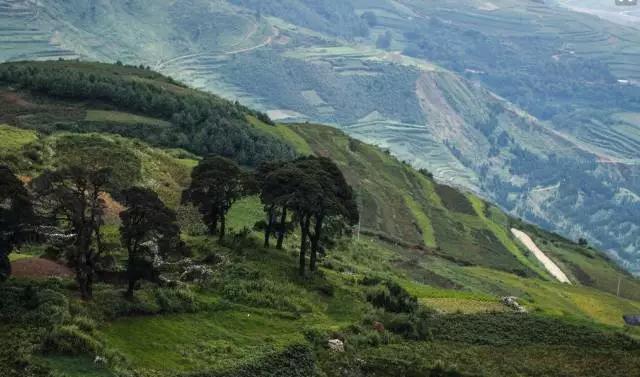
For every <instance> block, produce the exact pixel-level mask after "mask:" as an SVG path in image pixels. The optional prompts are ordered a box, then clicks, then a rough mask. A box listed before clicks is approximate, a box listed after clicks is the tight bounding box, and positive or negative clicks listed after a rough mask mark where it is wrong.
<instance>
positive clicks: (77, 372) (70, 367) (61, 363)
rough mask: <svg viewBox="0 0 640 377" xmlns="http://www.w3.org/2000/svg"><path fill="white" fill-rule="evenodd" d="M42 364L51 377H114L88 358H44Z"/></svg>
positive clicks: (107, 370)
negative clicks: (49, 371)
mask: <svg viewBox="0 0 640 377" xmlns="http://www.w3.org/2000/svg"><path fill="white" fill-rule="evenodd" d="M41 360H42V362H43V363H44V364H45V365H47V366H48V367H49V368H51V369H52V371H53V377H114V374H113V373H112V372H111V371H110V370H109V369H106V368H99V367H96V365H95V364H94V363H93V360H92V359H90V358H89V357H69V356H46V357H42V358H41Z"/></svg>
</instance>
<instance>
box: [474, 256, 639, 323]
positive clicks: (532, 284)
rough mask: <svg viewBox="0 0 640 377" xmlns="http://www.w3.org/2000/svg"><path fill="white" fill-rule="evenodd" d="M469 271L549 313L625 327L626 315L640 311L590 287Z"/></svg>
mask: <svg viewBox="0 0 640 377" xmlns="http://www.w3.org/2000/svg"><path fill="white" fill-rule="evenodd" d="M465 271H466V272H467V273H469V274H471V275H475V276H477V277H480V278H482V279H484V280H487V281H491V282H492V283H493V284H496V285H497V286H498V287H501V288H502V289H505V290H507V291H509V292H511V293H512V294H513V295H515V296H519V297H520V298H521V299H522V301H523V303H524V304H525V306H526V307H527V308H528V309H529V310H533V311H537V312H541V313H545V314H548V315H554V316H561V317H569V318H581V319H584V320H588V321H592V322H594V323H601V324H606V325H610V326H615V327H618V328H623V327H624V321H623V320H622V316H623V315H625V314H634V313H638V312H640V304H639V303H638V302H635V301H630V300H626V299H621V298H618V297H615V296H614V295H611V294H608V293H603V292H601V291H597V290H595V289H592V288H588V287H579V286H566V285H563V284H560V283H554V282H549V281H542V280H538V279H524V278H520V277H517V276H515V275H511V274H506V273H503V272H498V271H495V270H489V269H485V268H480V267H469V268H466V269H465Z"/></svg>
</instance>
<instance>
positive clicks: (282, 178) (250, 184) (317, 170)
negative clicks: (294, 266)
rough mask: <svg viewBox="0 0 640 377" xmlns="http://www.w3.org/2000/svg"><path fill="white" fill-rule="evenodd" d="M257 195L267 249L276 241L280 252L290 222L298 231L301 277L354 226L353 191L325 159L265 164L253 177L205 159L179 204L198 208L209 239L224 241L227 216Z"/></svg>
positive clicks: (221, 161) (227, 163)
mask: <svg viewBox="0 0 640 377" xmlns="http://www.w3.org/2000/svg"><path fill="white" fill-rule="evenodd" d="M256 193H257V194H259V196H260V199H261V200H262V203H263V204H264V208H265V214H266V221H265V224H264V233H265V236H264V237H265V240H264V244H265V247H269V246H270V239H271V237H272V236H274V235H276V236H277V239H278V241H277V247H278V248H282V246H283V242H284V238H285V235H286V233H287V231H288V230H289V229H290V228H291V223H290V222H289V220H290V219H289V217H291V218H292V219H293V220H294V221H295V222H296V223H297V225H298V226H299V227H300V234H301V241H300V274H301V275H304V274H305V272H306V265H307V252H310V254H309V270H310V271H312V272H313V271H315V270H316V269H317V261H318V254H320V253H322V252H323V250H322V247H323V243H324V244H325V245H328V244H329V243H330V242H329V241H330V240H331V239H332V238H334V237H335V236H338V235H340V234H341V233H343V231H344V229H345V227H346V226H349V225H354V224H356V223H357V222H358V219H359V213H358V206H357V204H356V201H355V197H354V194H353V190H352V188H351V186H349V184H348V183H347V181H346V179H345V178H344V175H343V174H342V172H341V171H340V169H339V168H338V166H336V164H335V163H334V162H333V161H331V160H330V159H328V158H324V157H305V158H299V159H296V160H293V161H289V162H269V163H265V164H263V165H261V166H260V167H259V168H258V169H257V170H256V172H255V173H254V174H250V173H248V172H247V171H245V170H243V169H242V168H240V167H239V166H238V165H237V164H235V163H234V162H233V161H231V160H228V159H226V158H223V157H210V158H207V159H204V160H202V161H201V162H200V164H199V165H198V166H197V167H196V168H195V169H194V170H193V173H192V183H191V185H190V186H189V188H187V189H186V190H185V191H184V192H183V196H182V200H183V203H192V204H194V205H196V206H197V207H198V209H199V211H200V213H201V214H202V219H203V222H204V223H205V224H207V226H208V227H209V231H210V233H211V234H218V235H219V239H220V242H222V241H223V240H224V235H225V229H226V226H225V224H226V215H227V213H228V212H229V210H230V209H231V206H232V205H233V204H234V203H235V202H236V201H237V200H239V199H241V198H242V197H245V196H249V195H254V194H256Z"/></svg>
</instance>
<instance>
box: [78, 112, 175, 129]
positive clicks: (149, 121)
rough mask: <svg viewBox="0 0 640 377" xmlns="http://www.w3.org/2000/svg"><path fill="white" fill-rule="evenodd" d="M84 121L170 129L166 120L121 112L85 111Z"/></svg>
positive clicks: (169, 124)
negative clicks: (144, 125)
mask: <svg viewBox="0 0 640 377" xmlns="http://www.w3.org/2000/svg"><path fill="white" fill-rule="evenodd" d="M85 120H86V121H88V122H112V123H122V124H129V125H136V124H146V125H151V126H154V125H156V126H160V127H170V126H171V123H170V122H167V121H166V120H162V119H156V118H150V117H146V116H141V115H135V114H131V113H125V112H121V111H106V110H87V115H86V117H85Z"/></svg>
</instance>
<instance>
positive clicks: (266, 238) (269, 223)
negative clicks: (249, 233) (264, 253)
mask: <svg viewBox="0 0 640 377" xmlns="http://www.w3.org/2000/svg"><path fill="white" fill-rule="evenodd" d="M275 210H276V209H275V206H271V207H270V208H269V212H268V214H267V216H268V218H267V228H266V229H265V230H264V247H265V249H268V248H269V246H271V245H270V244H269V241H270V240H271V233H273V224H274V223H275V213H274V212H275Z"/></svg>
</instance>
